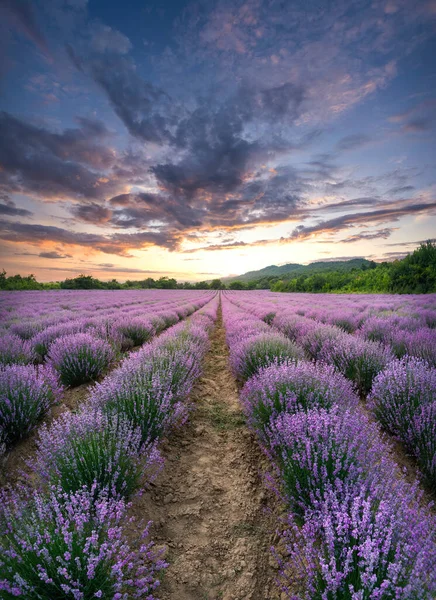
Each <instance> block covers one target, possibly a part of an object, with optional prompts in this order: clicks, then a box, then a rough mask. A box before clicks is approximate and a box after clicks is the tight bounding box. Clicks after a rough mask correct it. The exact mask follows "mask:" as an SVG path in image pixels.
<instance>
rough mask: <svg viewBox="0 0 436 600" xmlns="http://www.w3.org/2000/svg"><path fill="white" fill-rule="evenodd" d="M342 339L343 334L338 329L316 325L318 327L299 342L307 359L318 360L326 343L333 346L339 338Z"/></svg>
mask: <svg viewBox="0 0 436 600" xmlns="http://www.w3.org/2000/svg"><path fill="white" fill-rule="evenodd" d="M343 337H344V335H343V332H342V331H341V330H340V329H339V327H334V326H333V325H318V327H316V328H314V329H312V330H309V331H308V333H307V334H306V335H305V336H304V338H303V339H302V340H301V344H302V346H303V348H304V350H305V352H306V354H307V355H308V356H309V358H312V359H314V360H318V359H319V357H320V354H321V351H322V349H323V348H324V345H325V344H326V343H327V342H330V343H331V344H332V345H334V344H335V343H336V340H338V339H339V338H340V339H343Z"/></svg>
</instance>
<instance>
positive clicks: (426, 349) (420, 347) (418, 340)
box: [404, 328, 436, 367]
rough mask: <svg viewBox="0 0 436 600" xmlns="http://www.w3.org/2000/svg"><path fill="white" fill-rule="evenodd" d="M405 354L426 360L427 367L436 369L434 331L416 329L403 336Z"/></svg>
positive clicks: (435, 335) (435, 337)
mask: <svg viewBox="0 0 436 600" xmlns="http://www.w3.org/2000/svg"><path fill="white" fill-rule="evenodd" d="M404 342H405V347H406V353H407V354H409V355H410V356H416V357H418V358H422V359H423V360H426V361H427V362H428V364H429V365H431V366H433V367H436V330H435V329H427V328H425V329H418V330H417V331H412V332H410V333H408V334H407V336H405V340H404Z"/></svg>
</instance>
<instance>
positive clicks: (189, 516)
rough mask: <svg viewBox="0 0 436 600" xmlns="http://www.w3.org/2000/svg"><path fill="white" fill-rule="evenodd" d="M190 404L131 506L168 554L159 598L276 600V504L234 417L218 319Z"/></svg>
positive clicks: (238, 416) (234, 392)
mask: <svg viewBox="0 0 436 600" xmlns="http://www.w3.org/2000/svg"><path fill="white" fill-rule="evenodd" d="M191 398H192V401H193V403H194V410H193V412H192V414H191V417H190V422H189V424H188V425H187V426H185V427H184V428H183V430H181V431H179V432H178V433H177V434H176V435H175V436H173V437H172V438H171V440H170V442H169V443H166V444H165V445H164V446H163V453H164V456H165V458H166V464H165V468H164V470H163V472H162V473H161V474H160V475H159V477H158V479H157V480H156V481H155V482H154V485H153V486H152V488H151V489H150V490H148V491H146V492H145V493H144V494H142V495H141V496H139V497H137V498H135V500H134V502H133V507H132V509H133V512H134V514H135V516H136V517H137V518H138V521H140V522H142V523H143V522H144V520H145V521H147V520H148V519H152V520H153V521H154V529H153V532H152V538H153V539H155V540H156V542H157V544H158V545H159V546H162V547H166V548H167V554H166V558H167V560H168V562H169V563H170V566H169V567H168V569H167V570H166V571H165V574H164V576H163V581H162V585H161V588H160V589H159V592H158V596H159V598H162V600H212V599H218V598H220V599H222V600H276V599H279V598H280V593H279V592H278V591H277V589H276V587H275V584H274V579H275V575H276V571H275V570H274V561H273V560H272V559H271V558H270V552H269V548H270V546H271V544H272V543H273V534H274V530H275V528H276V525H277V517H274V503H275V500H274V499H273V498H272V496H271V495H270V493H269V492H268V491H267V490H266V489H265V486H264V485H263V482H262V472H263V468H264V466H265V459H264V457H263V456H262V455H261V453H260V450H259V449H258V446H257V443H256V441H255V439H254V438H253V436H252V435H251V434H250V432H249V431H248V429H247V428H246V425H245V423H244V418H243V415H242V413H241V408H240V404H239V400H238V389H237V385H236V382H235V379H234V377H233V375H232V373H231V372H230V368H229V363H228V350H227V345H226V342H225V332H224V328H223V325H222V319H221V313H220V314H219V316H218V321H217V325H216V328H215V330H214V332H213V334H212V336H211V349H210V351H209V352H208V354H207V355H206V357H205V361H204V369H203V376H202V377H201V378H200V379H199V381H198V382H197V385H196V386H195V389H194V391H193V394H192V396H191ZM138 524H139V523H138ZM132 533H133V531H132ZM136 533H137V531H136Z"/></svg>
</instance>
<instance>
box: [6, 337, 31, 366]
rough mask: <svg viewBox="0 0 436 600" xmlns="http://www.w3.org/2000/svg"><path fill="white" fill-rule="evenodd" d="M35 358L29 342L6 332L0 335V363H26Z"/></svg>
mask: <svg viewBox="0 0 436 600" xmlns="http://www.w3.org/2000/svg"><path fill="white" fill-rule="evenodd" d="M34 360H35V354H34V353H33V351H32V347H31V345H30V343H29V342H28V341H26V340H22V339H21V338H20V337H18V335H14V334H11V333H8V334H6V335H3V336H1V337H0V365H14V364H17V365H27V364H29V363H32V362H33V361H34Z"/></svg>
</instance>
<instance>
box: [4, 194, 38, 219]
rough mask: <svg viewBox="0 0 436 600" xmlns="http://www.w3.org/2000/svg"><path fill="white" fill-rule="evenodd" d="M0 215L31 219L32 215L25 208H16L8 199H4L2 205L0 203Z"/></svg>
mask: <svg viewBox="0 0 436 600" xmlns="http://www.w3.org/2000/svg"><path fill="white" fill-rule="evenodd" d="M0 215H5V216H8V217H31V216H32V215H33V213H32V212H31V211H30V210H27V209H25V208H17V206H16V204H15V202H13V201H12V200H10V199H9V198H5V199H4V203H1V202H0Z"/></svg>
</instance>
